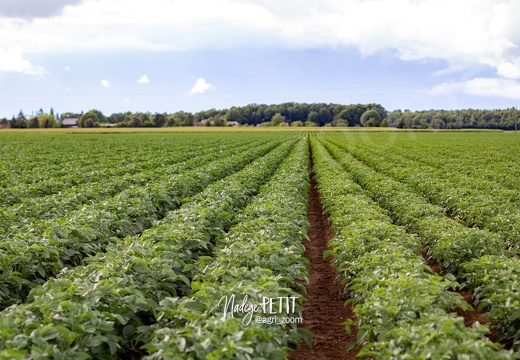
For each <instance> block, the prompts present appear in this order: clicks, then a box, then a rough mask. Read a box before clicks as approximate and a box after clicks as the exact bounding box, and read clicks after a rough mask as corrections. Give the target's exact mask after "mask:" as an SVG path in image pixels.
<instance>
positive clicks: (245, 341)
mask: <svg viewBox="0 0 520 360" xmlns="http://www.w3.org/2000/svg"><path fill="white" fill-rule="evenodd" d="M308 192H309V147H308V142H307V140H306V139H304V140H301V141H300V142H299V144H297V146H296V147H295V149H294V150H293V152H292V153H291V155H290V156H289V157H287V159H286V160H284V162H283V163H282V164H281V166H280V167H279V169H278V170H277V172H276V173H275V174H274V175H273V177H272V178H271V179H270V181H269V182H267V183H266V184H265V185H264V186H263V187H262V189H261V191H260V193H259V194H258V195H257V196H256V197H255V198H254V199H253V201H251V202H250V203H249V204H248V205H247V207H246V208H245V209H244V210H243V211H242V212H241V213H240V214H239V215H238V216H237V217H236V218H235V220H234V223H235V225H234V226H233V227H232V228H231V229H230V230H229V232H228V233H227V234H225V236H223V237H220V238H217V241H216V245H215V248H214V255H213V256H210V257H201V258H199V259H198V261H197V263H196V270H195V276H194V280H193V281H192V286H191V293H190V295H189V296H188V297H184V298H166V299H165V300H163V301H162V302H161V303H160V305H161V312H160V315H159V316H160V319H161V320H160V321H159V322H158V323H157V324H156V325H154V326H153V334H152V336H151V340H150V342H149V343H148V344H146V345H145V346H144V348H146V349H147V350H148V352H149V353H150V354H149V356H147V357H146V359H149V360H152V359H179V358H186V359H231V358H234V359H260V358H263V359H283V358H286V357H287V354H288V351H289V350H290V349H294V348H295V347H296V346H297V345H298V344H299V343H300V342H301V341H302V339H305V340H306V341H310V339H309V334H308V332H306V331H305V330H304V329H302V328H299V327H298V326H297V324H295V323H292V324H291V323H288V324H283V325H280V324H274V323H273V324H266V323H262V322H257V321H256V317H257V316H264V317H272V316H273V315H272V314H262V313H261V312H262V310H259V312H256V313H255V312H237V313H234V314H233V315H231V314H230V310H227V312H226V308H225V301H231V300H230V299H231V297H232V296H234V297H235V298H234V304H237V305H238V304H240V303H242V301H243V299H245V298H246V297H247V299H248V300H247V303H249V304H261V303H262V300H263V297H268V298H276V299H278V298H280V297H283V298H287V297H291V298H294V299H295V300H294V301H295V303H294V305H295V307H294V312H292V310H293V309H292V300H291V302H290V307H291V308H290V309H287V308H284V309H282V310H283V312H282V313H277V311H276V310H280V309H275V313H277V314H276V315H277V316H278V321H281V317H286V318H287V317H291V318H293V319H294V318H300V317H301V316H302V315H301V314H302V304H301V302H302V299H301V296H300V295H299V293H298V292H297V291H296V290H299V292H301V293H305V288H304V287H303V285H301V283H299V282H297V279H299V280H300V281H307V277H308V266H309V262H308V260H307V259H305V258H304V256H303V254H304V251H305V248H304V246H303V244H302V242H301V241H302V239H305V238H306V236H307V235H306V233H307V229H308V220H307V205H308ZM223 299H225V300H224V301H223Z"/></svg>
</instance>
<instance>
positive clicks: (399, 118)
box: [0, 102, 519, 130]
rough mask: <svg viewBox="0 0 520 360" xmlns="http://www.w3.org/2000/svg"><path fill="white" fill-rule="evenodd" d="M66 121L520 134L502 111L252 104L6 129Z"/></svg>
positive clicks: (30, 121) (48, 117) (514, 117)
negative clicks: (458, 130)
mask: <svg viewBox="0 0 520 360" xmlns="http://www.w3.org/2000/svg"><path fill="white" fill-rule="evenodd" d="M65 118H77V119H78V125H79V126H80V127H99V126H103V125H104V124H111V125H112V126H118V127H174V126H193V125H202V126H226V125H230V124H233V125H235V124H238V125H242V126H336V127H356V126H358V127H397V128H406V129H428V128H430V129H502V130H515V129H517V128H518V120H519V114H518V110H517V109H515V108H510V109H498V110H478V109H464V110H423V111H409V110H404V111H402V110H396V111H387V110H386V109H385V108H384V107H383V106H381V105H380V104H375V103H371V104H350V105H341V104H325V103H319V104H306V103H292V102H291V103H283V104H277V105H264V104H249V105H246V106H242V107H232V108H230V109H221V110H216V109H209V110H204V111H199V112H196V113H188V112H184V111H178V112H175V113H155V114H152V113H150V112H146V113H132V112H124V113H114V114H111V115H110V116H105V115H104V114H103V113H102V112H101V111H99V110H95V109H93V110H89V111H88V112H86V113H74V112H65V113H62V114H61V116H55V115H54V112H53V110H52V109H51V111H50V113H44V112H43V111H42V110H40V112H38V113H37V114H36V115H35V116H33V117H31V118H26V117H25V116H24V115H23V113H22V111H20V114H19V115H18V116H17V117H14V116H13V118H12V119H11V120H8V119H0V123H4V124H9V125H10V126H11V127H12V128H35V127H40V128H44V127H60V126H61V121H62V120H63V119H65Z"/></svg>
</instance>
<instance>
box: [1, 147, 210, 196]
mask: <svg viewBox="0 0 520 360" xmlns="http://www.w3.org/2000/svg"><path fill="white" fill-rule="evenodd" d="M101 139H102V138H100V140H101ZM33 140H35V141H34V143H35V144H36V145H40V146H41V145H42V139H33ZM76 140H77V143H78V144H80V145H81V146H85V147H88V145H89V142H86V141H85V139H83V138H82V137H80V138H77V139H76ZM208 141H209V145H210V146H211V144H212V143H214V142H215V141H214V140H213V141H212V140H211V139H208ZM98 142H100V141H99V140H98ZM133 142H135V139H134V140H133V141H129V142H128V143H126V144H125V146H126V148H122V146H121V144H118V143H116V146H115V147H113V146H106V147H99V146H96V151H95V153H91V152H85V151H78V150H79V149H77V147H76V146H77V145H76V146H71V144H69V143H67V142H66V141H65V142H64V143H61V141H60V143H53V142H50V143H46V144H45V143H43V144H45V145H46V146H47V148H48V149H53V153H52V157H51V158H50V159H49V158H47V157H44V158H40V157H38V152H37V151H36V150H35V149H32V148H29V150H28V151H27V150H26V154H25V156H24V154H23V152H22V153H20V152H19V153H14V154H13V156H7V159H2V165H9V166H7V169H3V171H2V172H1V175H2V176H1V177H0V179H2V182H3V184H2V185H3V186H2V190H1V192H2V197H1V199H0V206H6V205H13V204H18V203H23V202H25V201H26V200H27V199H33V198H39V197H41V196H46V195H51V194H59V193H60V192H63V191H66V190H71V189H74V188H75V187H77V186H80V185H82V184H85V183H94V182H98V181H104V180H105V179H107V178H109V177H112V176H121V175H123V174H127V173H135V172H138V171H140V170H147V169H154V168H156V167H158V166H160V165H161V164H162V163H167V164H168V163H173V162H172V161H176V159H179V158H180V157H181V156H182V157H187V155H188V154H186V153H180V152H177V153H176V152H173V153H172V152H171V151H169V150H168V148H164V147H163V148H162V149H161V151H157V150H158V149H157V148H156V146H154V145H153V144H151V145H150V144H146V143H145V144H139V145H140V146H139V148H138V149H139V150H138V151H135V149H136V147H135V146H134V147H132V146H133V145H135V144H133ZM7 144H8V145H12V143H9V142H8V143H7ZM107 145H108V144H107ZM176 146H179V148H180V149H182V148H187V149H188V150H189V149H192V151H196V150H197V149H199V148H200V146H198V145H196V143H193V142H191V143H190V142H189V141H182V142H181V143H180V144H176ZM170 148H171V146H170ZM11 151H13V149H11ZM146 153H154V154H160V155H161V156H148V157H144V156H142V155H143V154H146ZM100 159H103V161H100ZM31 165H35V166H34V167H32V168H31ZM13 166H14V167H13Z"/></svg>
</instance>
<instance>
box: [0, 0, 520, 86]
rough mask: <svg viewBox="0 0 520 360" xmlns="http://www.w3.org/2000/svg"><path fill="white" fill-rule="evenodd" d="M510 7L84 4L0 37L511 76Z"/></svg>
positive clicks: (199, 0)
mask: <svg viewBox="0 0 520 360" xmlns="http://www.w3.org/2000/svg"><path fill="white" fill-rule="evenodd" d="M10 1H13V2H14V1H15V0H10ZM33 1H35V0H33ZM55 1H56V2H60V3H75V2H74V1H72V0H71V1H68V0H63V1H62V0H55ZM519 13H520V1H518V0H457V1H453V0H343V1H338V0H298V1H297V0H286V1H283V2H281V1H277V0H240V1H239V0H191V1H189V2H188V1H171V0H148V1H146V2H142V1H138V0H103V1H98V0H84V1H83V2H81V3H79V4H78V5H76V6H73V5H71V6H66V7H64V8H63V11H62V13H61V14H60V15H59V16H53V17H49V18H36V19H34V20H33V21H23V20H20V19H13V18H6V19H3V20H2V22H1V23H0V43H1V44H4V46H7V47H12V46H20V47H21V48H22V50H23V53H27V52H50V51H55V49H60V50H61V51H70V52H85V51H107V52H109V51H122V50H146V51H160V50H173V51H187V50H196V49H222V48H243V47H264V46H269V47H281V48H324V47H327V48H333V49H335V48H344V47H355V48H357V49H359V51H360V52H361V54H362V55H363V56H370V55H373V54H376V53H378V52H382V51H387V52H390V53H392V54H394V55H395V56H396V57H398V58H399V59H401V60H403V61H429V60H432V59H433V60H441V61H444V62H446V63H447V64H457V67H461V68H464V67H466V66H475V65H478V66H482V65H484V66H488V67H491V68H493V69H495V71H496V72H497V74H498V75H499V76H502V77H506V78H520V23H519V22H518V21H517V19H516V18H517V14H519ZM4 14H7V13H5V12H4ZM454 69H456V68H454V67H452V68H450V69H449V70H448V72H449V71H452V70H454ZM442 74H443V73H442V72H441V73H440V75H442Z"/></svg>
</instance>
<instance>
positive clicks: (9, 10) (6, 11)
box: [0, 0, 81, 19]
mask: <svg viewBox="0 0 520 360" xmlns="http://www.w3.org/2000/svg"><path fill="white" fill-rule="evenodd" d="M80 2H81V0H45V1H41V0H24V1H20V0H2V1H1V2H0V15H4V16H8V17H18V18H26V19H32V18H35V17H49V16H55V15H58V14H59V13H60V12H61V10H62V9H63V8H64V7H65V6H67V5H77V4H78V3H80Z"/></svg>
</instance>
